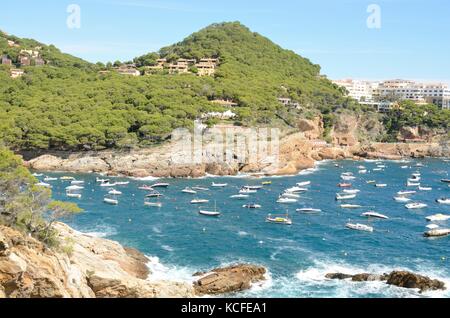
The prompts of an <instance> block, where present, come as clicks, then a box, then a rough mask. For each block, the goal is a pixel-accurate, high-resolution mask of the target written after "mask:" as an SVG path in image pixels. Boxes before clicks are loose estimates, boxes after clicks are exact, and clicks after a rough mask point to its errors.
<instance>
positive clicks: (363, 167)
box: [357, 166, 366, 170]
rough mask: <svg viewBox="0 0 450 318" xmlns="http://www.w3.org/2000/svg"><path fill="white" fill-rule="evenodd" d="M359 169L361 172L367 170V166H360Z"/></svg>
mask: <svg viewBox="0 0 450 318" xmlns="http://www.w3.org/2000/svg"><path fill="white" fill-rule="evenodd" d="M357 168H358V169H360V170H363V169H366V167H365V166H358V167H357Z"/></svg>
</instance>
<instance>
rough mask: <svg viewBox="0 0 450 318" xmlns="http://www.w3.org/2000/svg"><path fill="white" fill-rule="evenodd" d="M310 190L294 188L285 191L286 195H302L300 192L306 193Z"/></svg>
mask: <svg viewBox="0 0 450 318" xmlns="http://www.w3.org/2000/svg"><path fill="white" fill-rule="evenodd" d="M306 191H308V189H305V188H300V187H292V188H289V189H286V190H284V192H285V193H300V192H306Z"/></svg>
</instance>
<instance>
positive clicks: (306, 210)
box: [295, 208, 322, 214]
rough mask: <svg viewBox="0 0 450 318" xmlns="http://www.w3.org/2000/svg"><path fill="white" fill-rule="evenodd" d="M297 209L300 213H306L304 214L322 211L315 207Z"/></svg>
mask: <svg viewBox="0 0 450 318" xmlns="http://www.w3.org/2000/svg"><path fill="white" fill-rule="evenodd" d="M295 211H297V212H300V213H304V214H313V213H320V212H322V210H321V209H313V208H301V209H296V210H295Z"/></svg>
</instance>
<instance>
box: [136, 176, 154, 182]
mask: <svg viewBox="0 0 450 318" xmlns="http://www.w3.org/2000/svg"><path fill="white" fill-rule="evenodd" d="M130 179H133V180H137V181H156V180H159V179H161V178H157V177H152V176H148V177H142V178H135V177H131V178H130Z"/></svg>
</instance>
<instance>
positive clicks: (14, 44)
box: [8, 40, 20, 47]
mask: <svg viewBox="0 0 450 318" xmlns="http://www.w3.org/2000/svg"><path fill="white" fill-rule="evenodd" d="M8 46H9V47H20V45H19V44H17V43H16V42H14V41H11V40H8Z"/></svg>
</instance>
